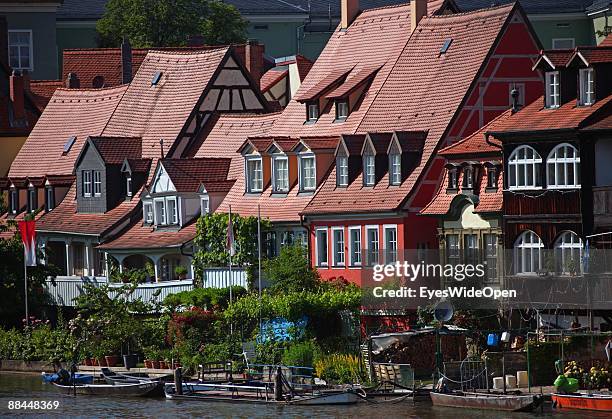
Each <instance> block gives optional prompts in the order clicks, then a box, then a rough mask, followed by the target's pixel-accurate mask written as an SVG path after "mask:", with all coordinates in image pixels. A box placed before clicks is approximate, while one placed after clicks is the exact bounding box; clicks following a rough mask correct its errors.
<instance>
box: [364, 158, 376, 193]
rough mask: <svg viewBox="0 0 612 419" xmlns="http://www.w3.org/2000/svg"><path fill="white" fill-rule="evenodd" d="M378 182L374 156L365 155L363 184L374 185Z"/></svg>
mask: <svg viewBox="0 0 612 419" xmlns="http://www.w3.org/2000/svg"><path fill="white" fill-rule="evenodd" d="M375 182H376V166H375V162H374V156H371V155H370V156H364V157H363V184H364V185H365V186H374V183H375Z"/></svg>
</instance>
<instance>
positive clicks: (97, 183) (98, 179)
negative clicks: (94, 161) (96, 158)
mask: <svg viewBox="0 0 612 419" xmlns="http://www.w3.org/2000/svg"><path fill="white" fill-rule="evenodd" d="M93 178H94V196H100V195H101V194H102V176H101V174H100V171H99V170H94V172H93Z"/></svg>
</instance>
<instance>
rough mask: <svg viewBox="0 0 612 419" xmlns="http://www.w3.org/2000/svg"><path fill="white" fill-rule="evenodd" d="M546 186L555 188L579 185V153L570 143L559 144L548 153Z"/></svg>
mask: <svg viewBox="0 0 612 419" xmlns="http://www.w3.org/2000/svg"><path fill="white" fill-rule="evenodd" d="M546 166H547V169H548V186H549V187H555V188H577V187H580V154H579V153H578V150H576V148H575V147H574V146H572V145H570V144H559V145H558V146H556V147H555V148H554V149H553V150H552V151H551V152H550V154H549V155H548V159H547V160H546Z"/></svg>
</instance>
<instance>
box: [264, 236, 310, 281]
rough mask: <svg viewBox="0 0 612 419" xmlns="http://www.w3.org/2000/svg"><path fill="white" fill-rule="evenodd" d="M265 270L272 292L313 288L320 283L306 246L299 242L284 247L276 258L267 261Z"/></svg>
mask: <svg viewBox="0 0 612 419" xmlns="http://www.w3.org/2000/svg"><path fill="white" fill-rule="evenodd" d="M265 272H266V278H267V279H268V281H270V289H271V291H272V292H291V291H303V290H313V289H315V288H316V287H317V286H318V285H319V283H320V278H319V274H318V273H317V271H316V270H314V269H312V268H311V267H310V263H309V262H308V256H307V253H306V248H305V247H304V246H302V245H299V244H296V245H293V246H285V247H283V248H282V249H281V251H280V254H279V255H278V256H277V257H276V258H274V259H270V260H268V261H266V264H265Z"/></svg>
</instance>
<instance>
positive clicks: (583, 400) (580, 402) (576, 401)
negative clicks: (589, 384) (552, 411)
mask: <svg viewBox="0 0 612 419" xmlns="http://www.w3.org/2000/svg"><path fill="white" fill-rule="evenodd" d="M552 402H553V407H556V408H557V409H579V410H597V411H600V412H612V394H584V393H575V394H558V393H553V395H552Z"/></svg>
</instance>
